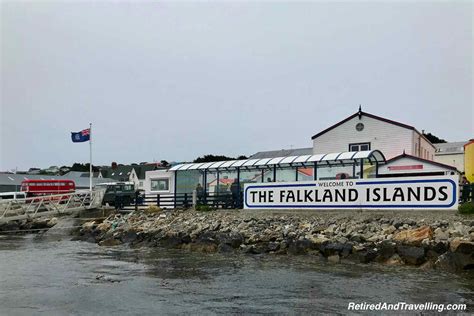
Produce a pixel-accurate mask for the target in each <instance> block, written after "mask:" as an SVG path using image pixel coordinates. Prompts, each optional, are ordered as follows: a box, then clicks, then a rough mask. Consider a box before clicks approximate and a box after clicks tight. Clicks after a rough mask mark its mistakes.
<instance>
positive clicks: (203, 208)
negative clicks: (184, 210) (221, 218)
mask: <svg viewBox="0 0 474 316" xmlns="http://www.w3.org/2000/svg"><path fill="white" fill-rule="evenodd" d="M195 209H196V211H198V212H210V211H213V210H214V209H213V208H212V207H210V206H209V205H205V204H204V205H201V204H198V205H196V207H195Z"/></svg>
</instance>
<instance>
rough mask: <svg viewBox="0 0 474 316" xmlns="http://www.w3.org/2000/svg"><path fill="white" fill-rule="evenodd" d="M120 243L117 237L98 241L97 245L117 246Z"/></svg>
mask: <svg viewBox="0 0 474 316" xmlns="http://www.w3.org/2000/svg"><path fill="white" fill-rule="evenodd" d="M120 244H122V242H121V241H120V240H119V239H115V238H109V239H105V240H102V241H100V242H99V246H117V245H120Z"/></svg>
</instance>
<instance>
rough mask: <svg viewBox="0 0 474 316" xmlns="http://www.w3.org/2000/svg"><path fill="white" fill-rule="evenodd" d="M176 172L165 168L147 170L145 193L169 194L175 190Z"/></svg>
mask: <svg viewBox="0 0 474 316" xmlns="http://www.w3.org/2000/svg"><path fill="white" fill-rule="evenodd" d="M174 179H175V178H174V173H173V172H172V171H167V170H165V169H161V170H153V171H146V172H145V182H144V186H143V189H144V190H145V194H169V193H173V192H174Z"/></svg>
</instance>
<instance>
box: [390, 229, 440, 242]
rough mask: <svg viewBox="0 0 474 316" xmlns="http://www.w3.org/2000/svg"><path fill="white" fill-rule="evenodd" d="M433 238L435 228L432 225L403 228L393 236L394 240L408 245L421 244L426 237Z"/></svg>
mask: <svg viewBox="0 0 474 316" xmlns="http://www.w3.org/2000/svg"><path fill="white" fill-rule="evenodd" d="M431 238H433V229H432V228H431V227H430V226H422V227H420V228H417V229H407V230H403V231H400V232H399V233H397V234H395V236H393V240H395V241H397V242H401V243H404V244H408V245H420V244H421V242H422V241H423V240H424V239H431Z"/></svg>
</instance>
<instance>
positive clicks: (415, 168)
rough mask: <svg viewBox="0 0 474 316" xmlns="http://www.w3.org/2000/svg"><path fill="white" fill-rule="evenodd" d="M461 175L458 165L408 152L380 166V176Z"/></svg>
mask: <svg viewBox="0 0 474 316" xmlns="http://www.w3.org/2000/svg"><path fill="white" fill-rule="evenodd" d="M455 174H456V175H459V171H458V170H457V169H456V167H453V166H450V165H446V164H442V163H439V162H436V161H431V160H427V159H423V158H419V157H415V156H411V155H407V154H401V155H399V156H397V157H394V158H392V159H389V160H387V163H386V164H384V165H381V166H380V167H379V177H413V176H439V175H455Z"/></svg>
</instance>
